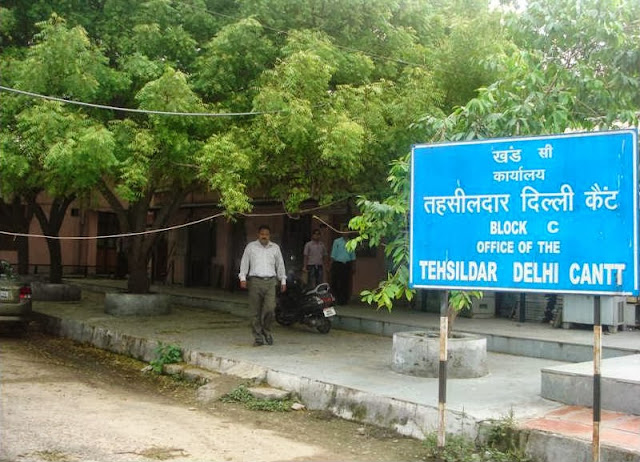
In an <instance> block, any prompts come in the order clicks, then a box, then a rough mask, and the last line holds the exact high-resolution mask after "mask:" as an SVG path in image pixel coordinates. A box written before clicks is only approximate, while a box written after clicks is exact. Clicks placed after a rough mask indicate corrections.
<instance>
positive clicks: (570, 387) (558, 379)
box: [540, 355, 640, 415]
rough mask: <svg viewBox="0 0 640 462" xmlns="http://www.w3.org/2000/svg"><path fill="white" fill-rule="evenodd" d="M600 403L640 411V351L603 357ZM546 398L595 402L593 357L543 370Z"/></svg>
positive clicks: (582, 403)
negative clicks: (607, 357)
mask: <svg viewBox="0 0 640 462" xmlns="http://www.w3.org/2000/svg"><path fill="white" fill-rule="evenodd" d="M601 377H602V379H601V398H600V400H601V406H602V409H607V410H609V411H618V412H624V413H627V414H634V415H640V355H629V356H620V357H616V358H609V359H604V360H602V363H601ZM540 394H541V396H542V397H543V398H547V399H551V400H553V401H559V402H561V403H565V404H569V405H576V406H589V407H592V406H593V361H587V362H583V363H577V364H568V365H563V366H554V367H546V368H543V369H542V370H541V390H540Z"/></svg>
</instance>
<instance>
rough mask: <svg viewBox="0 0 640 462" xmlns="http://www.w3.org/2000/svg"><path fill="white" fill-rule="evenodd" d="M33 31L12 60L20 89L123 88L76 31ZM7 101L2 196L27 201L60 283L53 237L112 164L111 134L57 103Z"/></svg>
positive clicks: (85, 92) (62, 27)
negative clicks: (21, 56)
mask: <svg viewBox="0 0 640 462" xmlns="http://www.w3.org/2000/svg"><path fill="white" fill-rule="evenodd" d="M38 27H39V29H40V32H39V33H38V34H36V36H35V37H34V44H33V46H31V47H30V48H29V49H28V50H27V52H26V53H25V56H24V59H22V60H17V59H16V60H13V61H12V64H13V65H14V66H13V67H12V68H11V69H10V72H9V76H10V77H11V79H12V80H13V82H14V84H15V86H16V87H17V88H18V89H25V90H28V91H32V92H37V93H42V94H53V95H62V96H67V97H71V98H77V99H80V100H85V101H91V100H94V101H95V100H97V101H100V98H101V97H102V98H105V97H107V96H108V95H106V94H105V92H108V91H109V89H110V88H114V87H117V86H118V85H119V84H120V83H121V80H119V76H118V75H117V74H116V73H115V72H114V71H112V70H111V69H110V68H109V67H108V66H107V64H106V59H105V58H104V57H103V56H102V55H101V53H100V52H99V50H97V49H96V48H95V47H94V46H93V45H91V43H90V41H89V39H88V37H87V35H86V33H85V31H84V30H83V29H82V28H81V27H79V26H76V27H74V28H71V29H70V28H68V27H67V25H66V23H65V21H64V20H63V19H62V18H60V17H59V16H56V15H54V16H52V17H51V18H50V20H48V21H45V22H41V23H39V24H38ZM5 99H6V104H5V105H3V107H2V112H3V120H4V122H5V123H4V124H3V127H2V129H1V130H0V140H1V141H2V145H3V148H4V149H3V153H2V162H1V163H0V169H1V173H2V177H3V196H4V197H9V194H11V195H12V198H11V200H10V201H11V203H14V204H17V203H18V200H17V198H20V199H21V200H20V201H19V202H20V203H26V204H27V207H25V208H24V210H25V211H26V212H27V214H28V215H27V216H26V217H25V218H27V219H29V221H30V215H29V214H31V213H34V214H35V216H36V218H37V219H38V222H39V223H40V227H41V229H42V231H43V232H44V234H46V235H47V236H50V237H49V238H47V247H48V249H49V257H50V272H49V279H50V281H51V282H53V283H58V282H61V279H62V258H61V247H60V241H59V240H58V239H57V237H58V233H59V230H60V227H61V226H62V221H63V219H64V217H65V214H66V211H67V208H68V207H69V205H70V204H71V203H72V202H73V201H74V200H75V199H76V198H78V197H81V196H85V195H87V194H89V192H90V191H91V189H92V188H93V186H94V185H95V182H96V181H97V179H98V178H99V176H100V174H101V171H102V169H103V168H105V167H106V166H108V165H109V163H110V161H111V157H110V151H111V149H112V148H111V146H112V136H111V134H110V133H109V132H108V130H106V129H105V127H104V126H102V125H101V123H100V122H99V121H96V120H94V119H93V118H92V117H90V116H87V115H85V114H83V113H81V112H79V111H78V110H77V109H73V108H71V107H68V106H65V105H63V104H61V103H59V102H52V101H44V100H38V101H33V100H31V99H28V98H25V97H20V96H6V98H5ZM42 194H47V195H48V196H49V197H50V198H51V203H50V205H49V207H46V208H45V207H44V206H43V202H42V200H41V199H42ZM23 225H26V221H23ZM23 227H24V226H23ZM27 228H28V225H27ZM21 259H22V258H21Z"/></svg>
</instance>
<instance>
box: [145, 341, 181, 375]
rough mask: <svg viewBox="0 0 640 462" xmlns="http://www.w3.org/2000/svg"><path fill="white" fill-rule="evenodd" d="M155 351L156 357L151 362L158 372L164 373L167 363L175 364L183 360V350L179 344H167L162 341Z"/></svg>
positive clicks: (154, 369)
mask: <svg viewBox="0 0 640 462" xmlns="http://www.w3.org/2000/svg"><path fill="white" fill-rule="evenodd" d="M153 352H154V353H155V355H156V357H155V358H154V359H152V360H151V362H150V363H149V364H150V365H151V368H152V369H153V371H154V372H157V373H158V374H161V373H162V370H163V367H164V365H165V364H175V363H179V362H180V361H182V350H181V349H180V347H179V346H178V345H171V344H169V345H167V344H164V343H162V342H160V343H159V344H158V346H157V347H156V348H155V349H154V350H153Z"/></svg>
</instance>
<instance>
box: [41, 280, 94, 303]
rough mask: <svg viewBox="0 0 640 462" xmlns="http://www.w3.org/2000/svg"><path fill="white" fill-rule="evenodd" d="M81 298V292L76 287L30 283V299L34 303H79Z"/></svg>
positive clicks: (71, 285)
mask: <svg viewBox="0 0 640 462" xmlns="http://www.w3.org/2000/svg"><path fill="white" fill-rule="evenodd" d="M81 296H82V291H81V290H80V287H79V286H77V285H73V284H52V283H49V282H40V281H33V282H32V283H31V299H32V300H35V301H49V302H77V301H80V298H81Z"/></svg>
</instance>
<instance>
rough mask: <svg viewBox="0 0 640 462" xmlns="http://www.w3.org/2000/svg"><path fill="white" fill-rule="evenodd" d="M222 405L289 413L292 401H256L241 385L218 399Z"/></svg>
mask: <svg viewBox="0 0 640 462" xmlns="http://www.w3.org/2000/svg"><path fill="white" fill-rule="evenodd" d="M220 401H222V402H224V403H242V404H244V406H245V407H246V408H247V409H250V410H252V411H267V412H289V411H291V406H292V405H293V404H294V401H293V400H291V399H282V400H279V399H258V398H255V397H254V396H253V395H252V394H251V393H249V390H247V387H245V386H243V385H241V386H239V387H237V388H235V389H233V390H232V391H231V392H229V393H227V394H226V395H224V396H223V397H222V398H220Z"/></svg>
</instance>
